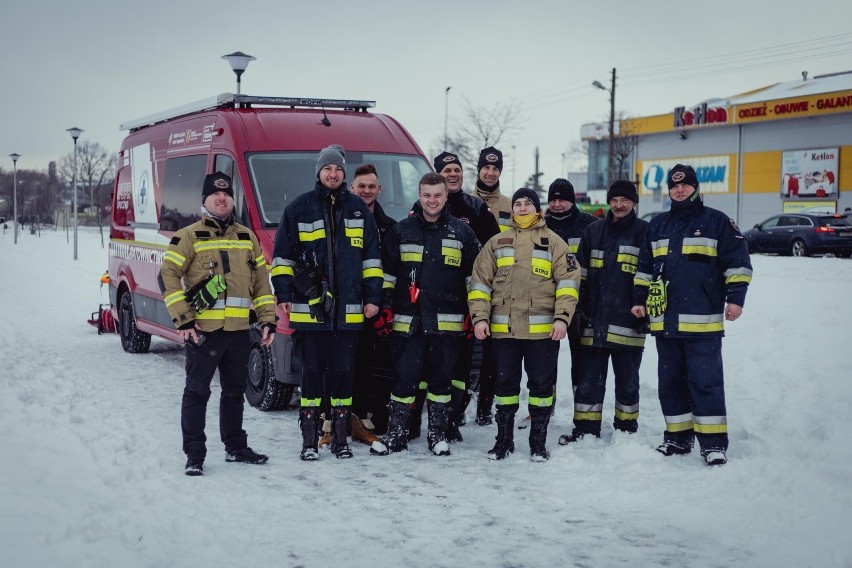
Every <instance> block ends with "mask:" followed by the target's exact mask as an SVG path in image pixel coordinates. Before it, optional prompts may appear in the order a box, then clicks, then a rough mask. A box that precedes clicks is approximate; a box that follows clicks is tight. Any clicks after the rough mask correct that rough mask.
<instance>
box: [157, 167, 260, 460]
mask: <svg viewBox="0 0 852 568" xmlns="http://www.w3.org/2000/svg"><path fill="white" fill-rule="evenodd" d="M201 201H202V207H201V213H202V218H201V220H200V221H198V222H196V223H194V224H192V225H189V226H188V227H184V228H183V229H180V230H179V231H177V232H176V233H175V235H174V236H173V237H172V240H171V242H170V243H169V247H168V249H167V250H166V253H165V255H164V256H163V264H162V267H161V269H160V286H161V291H162V293H163V300H164V301H165V303H166V308H167V309H168V311H169V315H171V316H172V321H173V322H174V324H175V327H176V328H177V330H178V333H179V334H180V336H181V338H182V339H183V340H184V341H185V342H186V386H185V387H184V390H183V401H182V403H181V412H180V415H181V416H180V421H181V430H182V432H183V451H184V453H185V454H186V456H187V461H186V467H185V469H184V473H186V475H193V476H195V475H202V474H203V473H204V458H205V457H206V455H207V447H206V441H207V437H206V436H205V434H204V423H205V416H206V412H207V401H208V400H209V399H210V382H211V381H212V379H213V374H214V372H215V371H216V369H217V368H218V370H219V383H220V384H221V390H222V392H221V394H220V398H219V432H220V435H221V438H222V442H223V443H224V444H225V461H228V462H242V463H251V464H262V463H266V461H267V457H266V456H265V455H263V454H259V453H257V452H255V451H254V450H252V449H251V448H249V447H248V442H247V437H246V432H245V430H243V404H244V402H243V401H244V399H243V393H244V392H245V390H246V377H247V376H248V359H249V352H250V340H249V315H250V309H251V306H252V305H254V310H255V315H256V316H257V323H258V324H259V325H260V326H261V328H262V330H263V331H262V337H261V340H260V342H261V344H262V345H265V346H266V345H270V344H271V343H272V340H273V339H274V337H275V322H276V316H275V298H274V296H273V295H272V289H271V288H270V286H269V271H268V270H267V267H266V260H265V259H264V257H263V252H262V251H261V249H260V245H259V244H258V241H257V237H256V236H255V235H254V233H252V232H251V230H250V229H249V228H248V227H244V226H242V225H240V224H239V223H237V222H236V221H235V217H234V188H233V185H232V184H231V178H230V177H228V176H227V175H225V174H223V173H222V172H216V173H213V174H210V175H208V176H206V177H205V178H204V185H203V187H202V190H201ZM181 281H183V284H182V283H181ZM184 285H185V286H186V290H184Z"/></svg>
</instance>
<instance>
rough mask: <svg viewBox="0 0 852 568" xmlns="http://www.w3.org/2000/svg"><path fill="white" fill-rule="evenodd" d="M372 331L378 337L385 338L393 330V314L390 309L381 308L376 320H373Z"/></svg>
mask: <svg viewBox="0 0 852 568" xmlns="http://www.w3.org/2000/svg"><path fill="white" fill-rule="evenodd" d="M373 329H375V330H376V335H378V336H379V337H387V336H389V335H390V333H391V331H392V330H393V312H391V311H390V308H382V310H381V311H380V312H379V314H378V315H377V316H376V319H375V320H373Z"/></svg>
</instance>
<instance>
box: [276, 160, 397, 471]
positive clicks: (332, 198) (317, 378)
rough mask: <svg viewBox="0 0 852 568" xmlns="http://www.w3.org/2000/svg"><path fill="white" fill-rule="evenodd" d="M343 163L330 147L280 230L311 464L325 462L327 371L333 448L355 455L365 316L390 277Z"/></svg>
mask: <svg viewBox="0 0 852 568" xmlns="http://www.w3.org/2000/svg"><path fill="white" fill-rule="evenodd" d="M344 166H345V161H344V152H343V148H342V147H341V146H339V145H336V144H333V145H331V146H328V147H327V148H323V150H322V151H320V153H319V156H318V158H317V166H316V175H317V182H316V185H315V187H314V190H313V191H309V192H307V193H304V194H302V195H300V196H299V197H297V198H296V199H295V200H294V201H293V202H292V203H290V205H288V206H287V208H286V209H285V210H284V215H283V216H282V218H281V223H280V224H279V226H278V232H277V233H276V235H275V252H274V261H273V265H272V284H273V287H274V288H275V296H276V299H277V301H278V304H279V306H280V307H281V309H282V310H283V311H284V313H286V314H289V316H290V326H291V327H292V328H293V329H294V330H295V333H294V334H293V336H294V340H295V349H296V353H297V354H298V357H299V359H300V361H301V363H302V403H301V409H300V411H299V423H300V426H301V430H302V450H301V453H300V458H301V459H302V460H305V461H313V460H317V459H319V453H318V451H317V441H318V440H317V438H318V432H317V421H318V415H317V412H318V410H319V407H320V405H321V403H322V397H323V377H324V376H325V377H326V379H327V384H326V386H325V392H326V395H327V396H328V397H329V399H330V404H331V452H332V454H334V456H335V457H337V458H338V459H344V458H351V457H352V450H351V449H350V448H349V444H348V434H349V423H350V414H351V406H352V394H353V368H354V367H355V356H356V352H357V349H358V336H359V333H358V332H359V331H360V330H361V329H362V327H363V326H364V321H365V318H367V319H368V318H371V317H373V316H375V315H376V314H377V313H378V311H379V307H378V303H379V299H380V293H381V287H382V281H383V274H382V263H381V259H380V253H379V239H378V233H377V230H376V222H375V220H374V219H373V214H372V213H370V210H369V209H368V208H367V205H366V204H365V203H364V201H363V200H361V199H360V198H359V197H357V196H355V195H352V194H351V193H350V192H349V191H348V189H347V187H346V182H345V181H344V179H345V176H346V172H345V170H344ZM375 443H376V444H380V443H379V442H375Z"/></svg>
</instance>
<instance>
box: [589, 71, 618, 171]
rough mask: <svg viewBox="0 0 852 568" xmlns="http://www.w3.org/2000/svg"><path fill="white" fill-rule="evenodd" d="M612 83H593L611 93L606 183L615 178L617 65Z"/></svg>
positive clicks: (613, 72)
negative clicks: (613, 168)
mask: <svg viewBox="0 0 852 568" xmlns="http://www.w3.org/2000/svg"><path fill="white" fill-rule="evenodd" d="M611 85H612V86H611V87H610V88H606V87H604V86H603V84H602V83H601V82H600V81H594V82H593V83H592V86H594V87H597V88H598V89H601V90H603V91H607V92H608V93H609V140H608V145H609V154H608V155H607V162H606V185H609V184H611V183H612V178H613V171H612V165H613V162H614V160H613V151H614V149H615V148H614V146H613V140H614V136H615V67H613V68H612V83H611Z"/></svg>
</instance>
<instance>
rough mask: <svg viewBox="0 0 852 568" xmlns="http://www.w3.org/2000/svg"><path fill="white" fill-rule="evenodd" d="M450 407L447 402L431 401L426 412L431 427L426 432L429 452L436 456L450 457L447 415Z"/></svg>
mask: <svg viewBox="0 0 852 568" xmlns="http://www.w3.org/2000/svg"><path fill="white" fill-rule="evenodd" d="M449 410H450V408H449V405H447V403H445V402H434V401H431V400H430V401H429V403H428V405H427V407H426V411H427V414H428V416H429V426H428V428H427V432H426V441H427V442H428V443H429V450H430V451H431V452H432V453H433V454H435V455H436V456H448V455H450V445H449V444H447V439H446V431H447V415H448V414H449Z"/></svg>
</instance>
